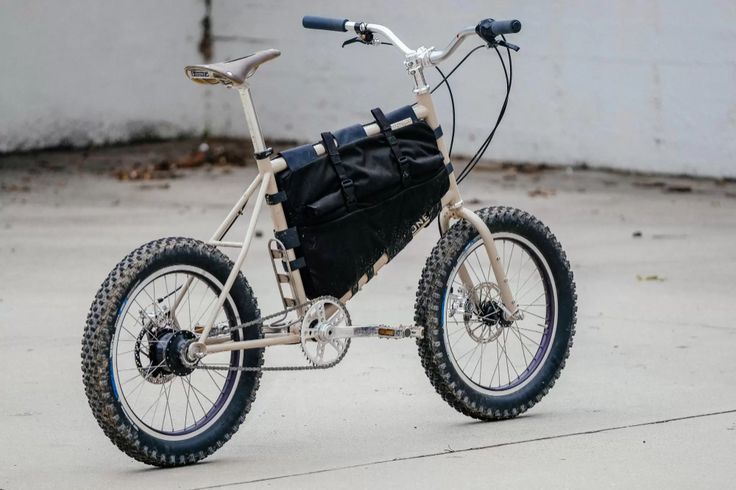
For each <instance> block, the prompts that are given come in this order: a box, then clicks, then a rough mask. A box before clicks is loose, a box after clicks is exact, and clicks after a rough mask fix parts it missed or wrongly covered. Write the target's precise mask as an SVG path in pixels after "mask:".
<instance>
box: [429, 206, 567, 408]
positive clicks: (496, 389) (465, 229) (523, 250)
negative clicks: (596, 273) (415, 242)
mask: <svg viewBox="0 0 736 490" xmlns="http://www.w3.org/2000/svg"><path fill="white" fill-rule="evenodd" d="M478 215H479V216H480V217H481V218H482V219H483V221H484V222H485V223H486V225H488V227H489V229H490V231H491V233H493V237H494V242H495V245H496V249H497V250H498V254H499V258H500V260H501V263H502V265H503V268H504V270H505V271H506V275H507V279H508V282H509V286H510V287H511V292H512V294H513V297H514V300H515V301H516V303H517V304H518V306H519V308H520V310H521V312H522V313H523V318H522V319H520V320H515V321H511V322H508V321H506V320H505V318H504V316H503V312H502V309H501V308H500V305H501V300H500V294H499V288H498V286H497V284H496V280H495V277H494V275H493V272H492V270H491V265H490V260H489V259H488V255H487V254H486V252H485V248H484V245H483V241H482V240H481V239H480V236H479V235H478V233H477V231H476V230H475V229H474V228H473V227H472V225H470V224H469V223H468V222H466V221H460V222H458V223H456V224H454V225H453V226H452V227H451V228H450V230H449V231H448V232H447V233H446V234H445V235H444V236H443V237H442V238H441V239H440V240H439V242H438V243H437V245H436V246H435V248H434V249H433V251H432V254H431V255H430V257H429V258H428V259H427V263H426V265H425V267H424V270H423V272H422V278H421V279H420V282H419V290H418V292H417V303H416V317H415V321H416V322H417V323H418V324H420V325H423V326H424V327H425V336H424V338H422V339H419V340H418V346H419V354H420V356H421V358H422V365H423V366H424V368H425V371H426V372H427V376H428V377H429V379H430V381H431V383H432V384H433V385H434V387H435V389H436V390H437V392H438V393H439V394H440V395H441V396H442V398H443V399H444V400H445V401H446V402H447V403H449V404H450V405H451V406H452V407H454V408H455V409H456V410H458V411H460V412H461V413H463V414H465V415H468V416H470V417H474V418H477V419H481V420H498V419H506V418H511V417H515V416H517V415H519V414H521V413H523V412H525V411H526V410H528V409H529V408H531V407H532V406H534V405H535V404H536V403H537V402H539V401H540V400H541V399H542V397H544V396H545V395H546V394H547V392H548V391H549V390H550V388H551V387H552V386H553V385H554V383H555V380H556V379H557V378H558V377H559V375H560V372H561V371H562V368H563V367H564V365H565V359H567V357H568V356H569V353H570V347H571V346H572V339H573V335H574V334H575V313H576V305H575V301H576V294H575V283H574V282H573V276H572V272H571V270H570V265H569V263H568V261H567V258H566V256H565V253H564V252H563V250H562V248H561V247H560V244H559V243H558V242H557V239H556V238H555V237H554V235H552V233H551V232H550V231H549V229H548V228H547V227H546V226H544V225H543V224H542V223H541V222H540V221H539V220H537V219H536V218H534V217H533V216H531V215H530V214H527V213H525V212H523V211H519V210H518V209H513V208H507V207H495V208H486V209H482V210H480V211H479V212H478ZM462 271H465V272H466V273H465V274H463V273H462ZM462 276H465V280H461V277H462Z"/></svg>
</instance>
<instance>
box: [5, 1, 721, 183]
mask: <svg viewBox="0 0 736 490" xmlns="http://www.w3.org/2000/svg"><path fill="white" fill-rule="evenodd" d="M212 3H213V5H212V23H213V33H214V34H215V36H216V38H215V58H217V59H226V58H231V57H236V56H241V55H243V54H246V53H248V52H251V51H254V50H258V49H264V48H267V47H274V48H278V49H281V50H282V51H283V55H282V57H281V58H279V59H277V60H275V61H272V62H270V63H268V64H267V65H264V66H263V67H262V68H261V70H260V71H259V72H258V74H257V75H256V76H255V78H254V81H253V89H254V93H255V98H256V104H257V106H258V108H259V112H260V119H261V122H262V125H263V126H264V130H265V133H266V134H267V135H268V136H271V137H278V138H294V139H298V140H305V141H307V140H314V139H316V138H317V137H318V135H319V132H320V131H322V130H325V129H337V128H340V127H342V126H346V125H348V124H351V123H353V122H356V121H364V120H368V119H369V118H370V114H369V109H370V108H372V107H375V106H381V107H383V108H385V109H388V108H391V107H394V106H398V105H402V104H405V103H408V102H410V101H411V88H412V85H411V82H410V80H409V79H408V77H407V76H406V74H405V73H404V72H403V71H402V66H401V61H402V60H401V57H400V54H399V53H398V51H395V50H393V49H392V48H390V47H382V48H368V47H364V46H352V47H349V48H345V49H340V43H341V42H342V40H343V39H345V38H346V37H347V36H346V35H340V34H338V33H332V32H329V33H328V32H318V31H308V30H304V29H302V28H301V23H300V19H301V16H302V15H304V14H315V15H334V16H336V17H350V18H352V19H357V20H367V21H372V22H378V23H383V24H385V25H388V26H390V27H392V28H393V29H394V30H395V32H397V33H398V34H399V35H400V36H401V37H402V38H403V39H404V40H405V42H407V44H409V45H410V46H417V45H420V44H424V45H427V46H429V45H435V46H438V47H439V46H444V45H445V44H446V42H447V41H449V39H450V38H451V36H452V35H453V34H454V32H456V31H457V30H458V29H459V28H460V27H463V26H465V25H472V24H474V23H475V22H477V21H478V20H479V19H481V18H484V17H488V16H493V17H496V18H510V17H516V18H519V19H521V20H522V22H523V24H524V28H523V30H522V33H521V34H520V35H517V36H514V37H513V41H514V42H516V43H517V44H519V45H521V47H522V50H521V51H520V52H519V53H518V55H516V56H515V58H514V59H515V64H514V90H513V93H512V99H511V102H510V107H509V110H508V112H507V116H506V119H505V120H504V123H503V124H502V126H501V129H500V130H499V132H498V133H497V137H496V139H495V141H494V143H493V145H492V146H491V148H490V150H489V153H488V154H487V156H488V157H490V158H493V159H498V160H512V161H531V162H547V163H553V164H562V165H565V164H570V163H582V162H585V163H588V164H590V165H591V166H604V167H613V168H619V169H637V170H642V171H652V172H666V173H690V174H696V175H713V176H731V177H734V176H736V163H735V161H736V89H735V87H736V49H734V48H736V3H734V2H733V1H731V0H706V1H702V2H691V1H684V0H639V1H634V0H629V1H620V2H582V1H572V0H559V1H542V0H537V1H527V2H512V1H510V0H503V1H496V2H485V1H470V0H455V1H449V2H419V1H411V2H396V1H393V2H392V1H388V0H380V1H379V0H373V1H371V2H366V1H365V0H363V1H355V0H350V1H342V2H329V1H310V2H295V1H276V0H272V1H265V0H261V1H251V2H243V1H229V0H213V1H212ZM0 5H2V16H0V54H1V55H2V59H3V60H4V61H6V66H5V68H6V70H11V71H12V73H13V76H7V75H6V76H5V77H3V78H2V81H0V87H1V89H2V90H0V151H9V150H14V149H27V148H35V147H42V146H49V145H55V144H59V142H62V141H67V140H68V141H71V142H74V143H84V142H85V141H91V142H94V143H102V142H107V141H121V140H124V139H126V138H128V137H130V136H136V135H138V134H139V133H140V132H141V131H142V130H143V131H152V132H153V133H155V134H161V135H165V136H166V135H174V134H180V133H195V134H196V133H199V132H201V131H203V130H204V128H205V127H206V128H208V129H209V131H210V132H211V133H212V134H227V135H238V136H242V135H245V134H246V132H245V127H244V125H243V119H242V115H241V114H240V112H239V111H240V109H239V106H238V99H237V96H236V94H235V93H233V92H231V91H227V90H223V89H220V88H202V87H199V86H195V85H194V84H191V83H189V82H188V81H186V79H185V78H184V77H183V73H182V70H181V69H182V67H183V66H184V65H185V64H187V63H189V62H192V61H195V62H196V61H199V59H200V55H199V54H198V52H197V43H198V41H199V36H200V34H201V30H200V26H199V21H200V20H201V18H202V16H203V14H204V3H203V0H178V1H174V0H169V1H159V2H143V1H141V0H138V1H129V2H105V3H104V4H103V3H102V2H94V1H91V0H90V1H80V0H73V1H72V0H68V1H67V2H53V1H51V0H45V1H40V0H37V1H34V2H20V1H17V2H9V1H8V2H3V3H0ZM29 5H32V6H29ZM474 44H475V41H473V42H472V43H471V42H468V43H466V45H467V46H468V47H469V46H472V45H474ZM435 80H436V78H435ZM453 87H454V90H455V95H456V100H457V104H458V116H459V119H460V120H459V124H458V130H457V131H458V137H457V142H456V152H457V153H464V154H468V153H471V152H472V151H473V149H474V148H475V147H476V146H477V145H478V144H479V143H480V140H482V138H483V137H484V136H485V134H486V133H487V132H488V129H489V127H490V125H491V123H492V120H495V117H496V113H497V110H498V106H499V104H500V102H501V98H502V95H503V90H502V77H501V73H500V68H499V66H498V62H497V60H495V55H493V54H492V53H491V52H485V51H483V52H480V53H478V54H477V55H476V56H475V57H474V58H471V60H469V61H468V63H467V64H466V65H465V66H464V67H463V68H462V69H461V71H459V72H458V74H457V75H456V76H455V77H453ZM445 97H446V96H445V95H444V94H442V95H440V97H439V100H438V103H439V105H440V106H441V108H442V109H443V111H446V109H447V104H446V102H445ZM444 121H445V122H444V124H443V126H444V127H445V131H446V133H448V134H449V129H450V121H449V119H448V118H445V119H444Z"/></svg>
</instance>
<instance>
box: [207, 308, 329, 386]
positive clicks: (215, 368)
mask: <svg viewBox="0 0 736 490" xmlns="http://www.w3.org/2000/svg"><path fill="white" fill-rule="evenodd" d="M328 298H329V299H330V300H332V301H338V303H339V300H337V299H336V298H333V297H332V296H320V297H318V298H315V299H313V300H310V301H307V302H306V303H302V304H299V305H295V306H290V307H288V308H285V309H283V310H281V311H279V312H277V313H273V314H271V315H267V316H264V317H260V318H257V319H255V320H251V321H249V322H245V323H241V324H240V325H236V326H234V327H231V328H230V329H228V330H227V331H226V332H225V333H232V332H234V331H236V330H244V329H246V328H248V327H253V326H256V325H260V324H262V323H264V322H265V321H266V320H270V319H272V318H276V317H280V316H284V315H288V314H289V313H291V312H292V311H295V310H298V309H300V308H304V307H305V306H311V305H313V304H314V303H317V302H318V301H321V300H325V299H328ZM340 304H342V303H340ZM343 357H344V356H343ZM340 361H342V357H338V358H337V359H335V360H334V361H333V362H331V363H329V364H324V365H321V366H314V365H310V366H261V367H245V366H235V367H233V366H207V365H204V366H199V365H197V366H194V368H195V369H203V370H205V371H244V372H259V371H311V370H315V369H329V368H331V367H334V366H335V365H337V363H339V362H340Z"/></svg>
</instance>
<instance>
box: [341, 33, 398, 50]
mask: <svg viewBox="0 0 736 490" xmlns="http://www.w3.org/2000/svg"><path fill="white" fill-rule="evenodd" d="M354 43H360V44H365V45H366V46H378V45H381V44H383V45H386V46H393V44H391V43H386V42H383V41H375V40H374V39H373V37H372V36H371V39H370V40H366V39H362V38H361V37H360V36H356V37H351V38H350V39H348V40H347V41H345V42H343V43H342V47H343V48H344V47H345V46H347V45H348V44H354Z"/></svg>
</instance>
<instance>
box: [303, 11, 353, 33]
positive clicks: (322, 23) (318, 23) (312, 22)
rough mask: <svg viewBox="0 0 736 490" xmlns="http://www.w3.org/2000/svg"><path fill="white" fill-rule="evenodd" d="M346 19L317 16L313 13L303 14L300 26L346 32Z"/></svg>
mask: <svg viewBox="0 0 736 490" xmlns="http://www.w3.org/2000/svg"><path fill="white" fill-rule="evenodd" d="M347 22H348V19H330V18H329V17H318V16H314V15H305V16H304V18H303V19H302V26H304V27H305V28H306V29H321V30H323V31H337V32H347V30H348V29H347V27H345V24H347Z"/></svg>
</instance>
